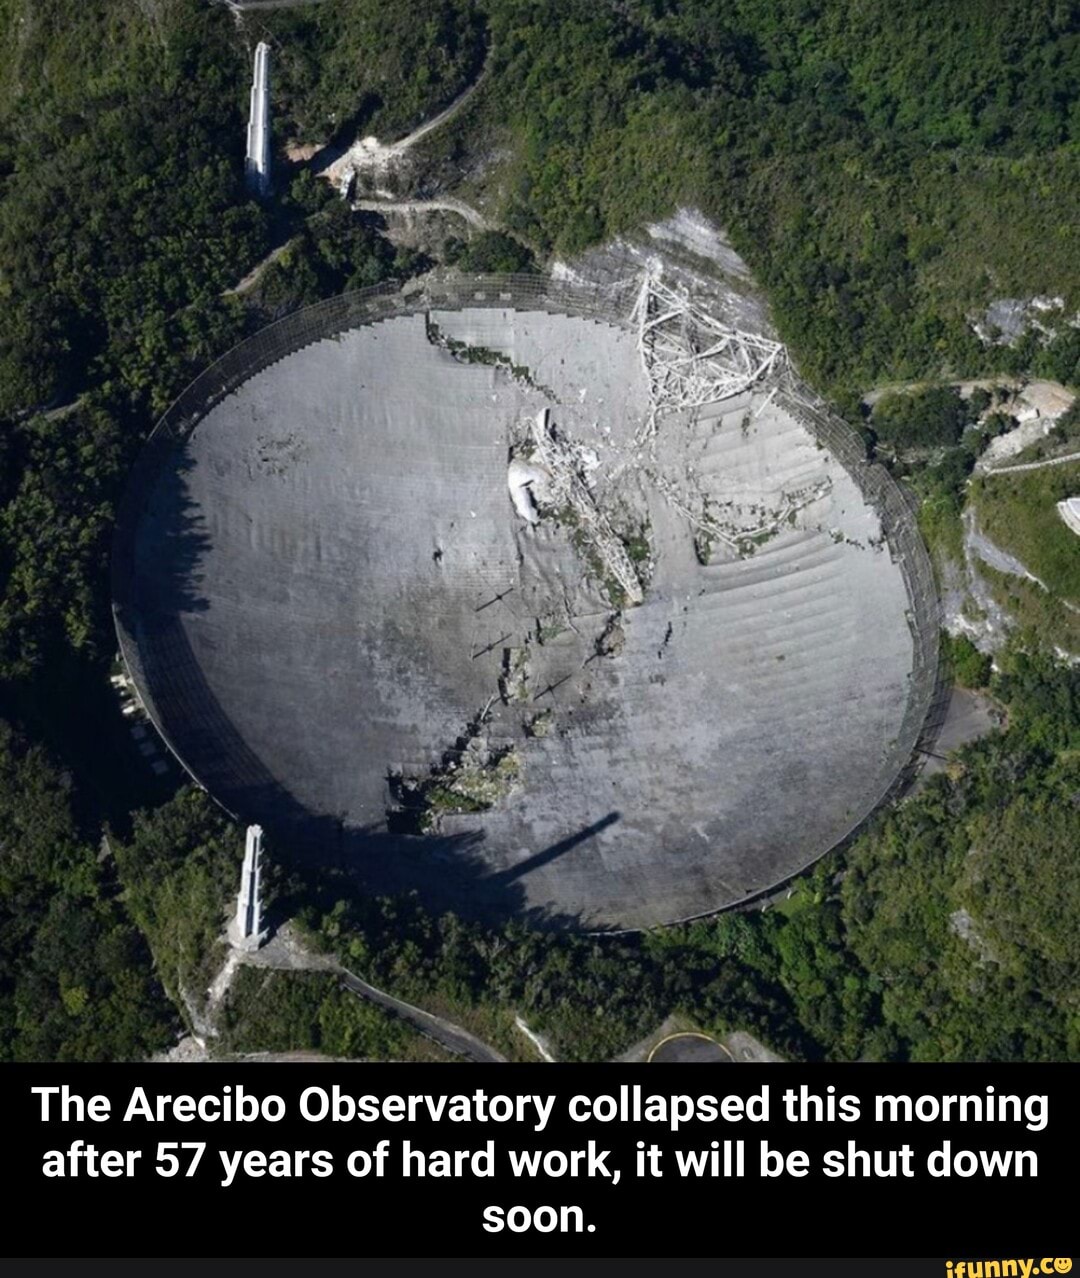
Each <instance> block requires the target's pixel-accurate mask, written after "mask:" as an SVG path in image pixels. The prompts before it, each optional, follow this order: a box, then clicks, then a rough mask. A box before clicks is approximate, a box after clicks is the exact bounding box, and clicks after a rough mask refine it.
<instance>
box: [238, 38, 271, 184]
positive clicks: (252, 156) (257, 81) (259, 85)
mask: <svg viewBox="0 0 1080 1278" xmlns="http://www.w3.org/2000/svg"><path fill="white" fill-rule="evenodd" d="M244 173H245V175H246V177H247V184H248V188H249V189H250V190H251V191H253V192H254V193H255V194H256V195H260V196H262V195H268V194H269V193H270V46H269V45H268V44H265V43H260V44H259V45H257V46H256V49H255V74H254V78H253V79H252V82H251V114H250V115H249V117H248V131H247V158H246V159H245V161H244Z"/></svg>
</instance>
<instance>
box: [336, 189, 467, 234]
mask: <svg viewBox="0 0 1080 1278" xmlns="http://www.w3.org/2000/svg"><path fill="white" fill-rule="evenodd" d="M353 208H354V209H359V210H363V211H364V212H366V213H432V212H436V211H442V212H444V213H456V214H457V215H458V216H459V217H463V218H464V219H465V221H466V222H468V223H470V224H471V225H472V226H475V227H478V228H479V229H480V230H481V231H483V230H486V229H487V227H488V222H487V221H486V220H485V219H484V218H483V216H482V215H481V214H480V213H478V212H477V211H476V209H474V208H472V207H471V206H470V205H468V204H466V203H464V201H462V200H455V199H454V198H453V197H452V196H446V197H444V198H443V199H439V200H354V201H353Z"/></svg>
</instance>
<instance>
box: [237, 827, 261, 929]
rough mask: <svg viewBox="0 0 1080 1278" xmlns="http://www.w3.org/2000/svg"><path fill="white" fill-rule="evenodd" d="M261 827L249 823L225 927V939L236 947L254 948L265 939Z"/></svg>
mask: <svg viewBox="0 0 1080 1278" xmlns="http://www.w3.org/2000/svg"><path fill="white" fill-rule="evenodd" d="M262 838H263V832H262V826H261V825H249V826H248V828H247V845H246V847H245V849H244V868H243V870H242V871H241V875H240V892H239V894H238V895H237V898H236V918H234V919H233V921H232V924H231V925H230V927H229V941H230V942H231V943H232V945H233V946H234V947H235V948H236V949H238V950H257V949H258V948H259V946H260V945H262V943H263V941H265V940H266V933H265V932H264V931H263V930H262V896H261V891H260V884H259V878H260V874H261V866H260V864H259V861H260V858H261V856H262Z"/></svg>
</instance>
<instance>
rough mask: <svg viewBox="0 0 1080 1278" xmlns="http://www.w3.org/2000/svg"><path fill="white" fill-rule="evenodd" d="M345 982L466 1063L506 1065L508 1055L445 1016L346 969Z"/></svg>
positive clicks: (357, 992)
mask: <svg viewBox="0 0 1080 1278" xmlns="http://www.w3.org/2000/svg"><path fill="white" fill-rule="evenodd" d="M341 982H342V984H343V985H344V986H345V988H346V989H349V990H352V992H353V993H354V994H358V995H359V996H360V997H361V998H366V999H367V1000H368V1001H369V1002H371V1003H377V1004H378V1005H379V1006H380V1007H385V1008H386V1009H387V1011H390V1012H394V1013H395V1014H396V1015H398V1016H400V1017H401V1019H402V1020H403V1021H408V1022H409V1024H410V1025H412V1026H413V1028H414V1029H417V1030H419V1031H420V1033H421V1034H426V1035H427V1037H428V1038H432V1039H434V1040H435V1042H436V1043H438V1044H439V1045H440V1047H445V1048H446V1050H447V1051H448V1052H453V1053H454V1055H455V1056H464V1057H465V1058H466V1060H470V1061H479V1062H480V1063H482V1064H502V1063H504V1062H505V1061H506V1057H505V1056H502V1055H500V1053H499V1052H497V1051H496V1050H495V1049H494V1048H493V1047H488V1045H487V1044H486V1043H483V1042H481V1041H480V1039H478V1038H477V1037H476V1035H475V1034H470V1033H469V1031H468V1030H467V1029H462V1027H461V1026H460V1025H454V1024H452V1023H451V1022H450V1021H444V1020H443V1019H442V1017H441V1016H433V1015H432V1014H431V1012H425V1011H424V1010H423V1008H420V1007H414V1006H413V1005H412V1004H411V1003H404V1002H402V1000H401V999H399V998H395V997H394V996H393V995H392V994H387V993H386V991H385V990H380V989H376V988H375V986H374V985H369V984H368V983H367V981H362V980H361V979H360V977H359V976H354V975H353V974H352V972H347V971H345V970H342V971H341Z"/></svg>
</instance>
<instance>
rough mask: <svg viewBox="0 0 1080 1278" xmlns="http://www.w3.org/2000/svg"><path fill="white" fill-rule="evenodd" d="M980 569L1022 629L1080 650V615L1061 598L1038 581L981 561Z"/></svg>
mask: <svg viewBox="0 0 1080 1278" xmlns="http://www.w3.org/2000/svg"><path fill="white" fill-rule="evenodd" d="M979 573H980V574H981V575H982V576H983V577H984V578H985V579H986V581H987V583H988V584H989V586H990V590H991V592H992V594H993V596H994V598H995V599H996V600H997V602H998V603H999V604H1000V605H1001V606H1002V607H1003V608H1004V609H1005V611H1006V612H1007V613H1008V614H1009V615H1010V616H1011V617H1012V618H1013V619H1014V620H1015V621H1016V623H1017V625H1018V626H1019V627H1020V629H1021V630H1022V631H1024V632H1026V633H1029V634H1034V635H1037V636H1038V638H1039V640H1040V641H1041V642H1042V643H1044V644H1051V645H1053V647H1055V648H1061V649H1063V650H1064V651H1065V652H1073V653H1080V615H1078V614H1077V613H1075V612H1071V611H1070V610H1069V609H1068V608H1066V607H1065V605H1064V604H1063V603H1062V602H1061V600H1060V599H1058V598H1056V597H1055V596H1054V595H1051V594H1049V593H1047V591H1045V590H1043V588H1042V587H1041V586H1039V585H1037V584H1036V583H1035V582H1034V581H1028V580H1027V579H1026V578H1024V577H1014V576H1012V575H1011V574H1010V573H1005V572H996V571H995V570H994V569H993V568H990V567H988V566H987V565H986V564H983V563H980V564H979Z"/></svg>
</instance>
